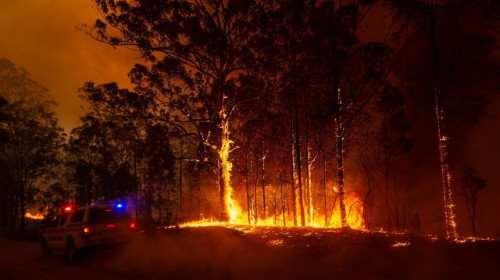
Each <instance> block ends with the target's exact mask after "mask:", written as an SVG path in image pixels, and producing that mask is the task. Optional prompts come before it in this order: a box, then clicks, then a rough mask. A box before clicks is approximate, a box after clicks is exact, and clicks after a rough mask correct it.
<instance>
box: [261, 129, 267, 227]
mask: <svg viewBox="0 0 500 280" xmlns="http://www.w3.org/2000/svg"><path fill="white" fill-rule="evenodd" d="M260 151H261V161H262V162H261V177H260V184H261V187H262V213H263V214H262V218H263V219H264V220H265V219H266V216H267V215H266V212H267V208H266V182H265V161H266V155H265V153H264V138H262V139H261V142H260Z"/></svg>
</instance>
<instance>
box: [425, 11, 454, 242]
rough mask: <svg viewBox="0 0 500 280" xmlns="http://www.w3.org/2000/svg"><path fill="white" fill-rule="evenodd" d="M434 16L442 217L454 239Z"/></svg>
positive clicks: (432, 39)
mask: <svg viewBox="0 0 500 280" xmlns="http://www.w3.org/2000/svg"><path fill="white" fill-rule="evenodd" d="M435 33H436V32H435V15H434V10H432V11H431V48H432V68H433V72H434V98H435V107H436V108H435V109H436V110H435V111H436V118H437V129H438V141H439V155H440V160H441V181H442V187H443V201H444V217H445V225H446V238H447V239H456V238H457V229H456V223H455V213H454V211H453V202H452V191H451V174H450V168H449V165H448V147H447V142H448V137H447V136H446V131H445V126H444V110H443V108H442V104H441V88H440V87H441V85H440V78H439V69H438V62H437V43H436V38H435V37H436V34H435Z"/></svg>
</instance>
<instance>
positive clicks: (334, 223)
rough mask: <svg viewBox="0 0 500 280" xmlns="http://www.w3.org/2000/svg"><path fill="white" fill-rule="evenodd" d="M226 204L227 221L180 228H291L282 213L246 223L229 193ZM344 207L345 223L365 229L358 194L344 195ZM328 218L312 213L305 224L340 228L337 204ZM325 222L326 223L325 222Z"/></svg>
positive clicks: (207, 221) (211, 220) (213, 220)
mask: <svg viewBox="0 0 500 280" xmlns="http://www.w3.org/2000/svg"><path fill="white" fill-rule="evenodd" d="M227 194H228V195H226V199H228V200H226V203H227V206H228V209H227V213H228V214H229V221H220V220H218V219H217V218H215V217H214V218H207V219H202V220H198V221H191V222H186V223H183V224H181V225H180V226H181V227H204V226H232V225H234V226H265V227H287V228H289V227H290V228H291V227H294V226H293V217H292V216H291V215H288V214H286V215H285V222H283V213H279V214H276V215H274V213H273V215H270V214H271V213H270V211H268V213H267V215H266V217H267V218H266V219H261V218H259V217H257V219H252V222H251V223H249V222H248V213H247V212H246V211H244V210H243V209H242V208H241V207H240V205H239V204H238V202H237V201H236V200H234V199H233V198H232V195H231V194H232V193H231V191H228V192H227ZM345 202H346V205H347V206H348V207H347V214H348V218H347V222H348V225H349V227H350V228H352V229H359V230H363V229H365V224H364V220H363V218H362V215H363V203H362V201H361V199H360V197H359V195H358V194H356V193H354V192H351V193H348V194H347V195H346V201H345ZM327 215H328V217H327V219H325V215H324V214H322V213H321V214H320V213H316V212H315V211H313V219H312V220H311V221H310V222H307V223H306V227H312V228H342V222H341V219H340V210H339V205H338V203H337V204H336V206H335V208H334V209H333V211H331V212H330V213H328V214H327ZM325 221H326V222H325Z"/></svg>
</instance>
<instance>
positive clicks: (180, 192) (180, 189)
mask: <svg viewBox="0 0 500 280" xmlns="http://www.w3.org/2000/svg"><path fill="white" fill-rule="evenodd" d="M183 148H184V147H183V145H182V142H181V158H180V160H179V220H180V221H182V218H183V216H182V175H183V172H182V157H183V156H184V155H183V153H184V151H183Z"/></svg>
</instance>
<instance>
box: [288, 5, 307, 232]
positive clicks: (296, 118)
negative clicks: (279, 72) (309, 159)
mask: <svg viewBox="0 0 500 280" xmlns="http://www.w3.org/2000/svg"><path fill="white" fill-rule="evenodd" d="M292 5H293V7H292V9H293V23H292V38H291V40H292V42H291V52H292V54H291V55H292V57H291V69H290V70H291V76H292V77H291V79H292V87H291V88H292V91H291V93H292V100H291V101H292V104H293V112H294V122H295V125H294V128H295V131H294V135H293V136H294V141H293V143H294V148H295V162H296V168H297V170H296V171H297V173H296V176H297V182H296V184H297V188H298V191H299V201H298V203H299V209H300V223H301V225H302V226H305V213H304V199H303V195H302V168H301V158H300V130H299V109H298V104H297V103H298V102H297V68H296V53H295V51H296V50H295V43H296V42H295V40H296V39H295V24H296V22H297V15H296V5H297V3H296V2H295V1H293V3H292ZM295 203H296V202H295Z"/></svg>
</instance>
